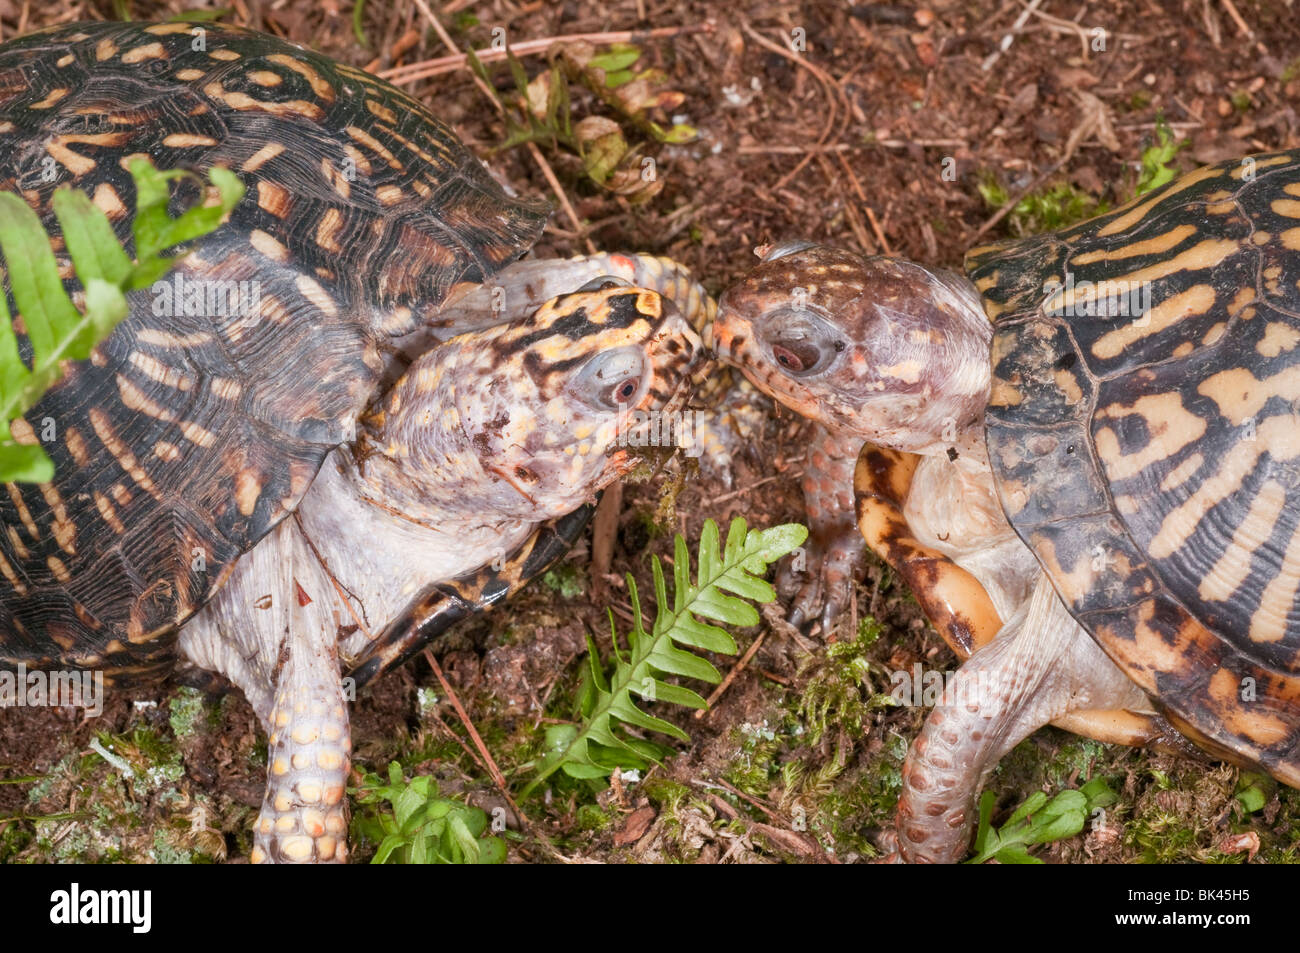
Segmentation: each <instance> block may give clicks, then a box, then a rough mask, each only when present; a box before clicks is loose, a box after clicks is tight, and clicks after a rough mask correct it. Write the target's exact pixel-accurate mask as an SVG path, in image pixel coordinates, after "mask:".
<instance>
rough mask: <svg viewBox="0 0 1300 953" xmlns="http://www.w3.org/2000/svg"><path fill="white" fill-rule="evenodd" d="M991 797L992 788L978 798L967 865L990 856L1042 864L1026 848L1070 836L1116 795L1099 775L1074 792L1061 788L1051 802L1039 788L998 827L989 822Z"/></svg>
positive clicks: (983, 860)
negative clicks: (973, 854)
mask: <svg viewBox="0 0 1300 953" xmlns="http://www.w3.org/2000/svg"><path fill="white" fill-rule="evenodd" d="M994 800H995V797H994V794H993V792H992V791H985V792H984V794H983V796H981V797H980V814H979V827H978V829H977V831H976V834H975V856H974V857H972V858H971V859H970V860H968V861H967V863H968V864H982V863H984V862H985V861H987V860H991V859H993V858H996V859H997V860H998V862H999V863H1003V864H1041V863H1042V861H1041V860H1039V859H1038V858H1036V857H1031V856H1029V852H1028V851H1027V850H1026V849H1025V848H1027V847H1030V846H1032V845H1034V844H1046V843H1048V842H1050V841H1054V840H1062V839H1064V838H1066V837H1073V836H1074V835H1075V834H1078V833H1079V832H1080V831H1082V830H1083V825H1084V822H1085V821H1086V820H1087V819H1088V817H1090V816H1091V815H1092V812H1093V811H1095V810H1097V809H1098V808H1103V807H1109V806H1110V805H1111V804H1114V803H1115V800H1116V797H1115V792H1114V791H1112V790H1111V789H1110V785H1108V784H1107V783H1106V782H1105V780H1104V779H1102V778H1093V779H1092V780H1091V781H1089V782H1088V783H1087V784H1085V785H1084V786H1083V787H1081V788H1079V789H1078V790H1077V791H1075V790H1069V791H1062V792H1060V793H1059V794H1057V795H1056V797H1054V798H1052V799H1051V800H1050V801H1049V800H1048V799H1047V795H1046V794H1044V793H1043V792H1042V791H1035V792H1034V793H1033V794H1031V795H1030V796H1029V797H1028V798H1026V799H1025V802H1024V803H1023V804H1021V805H1020V806H1019V807H1018V808H1016V809H1015V811H1014V812H1013V813H1012V815H1011V817H1009V818H1008V819H1007V822H1006V823H1005V824H1003V825H1002V826H1001V827H999V828H998V829H997V830H994V829H993V826H992V824H991V823H990V822H991V820H992V817H993V802H994Z"/></svg>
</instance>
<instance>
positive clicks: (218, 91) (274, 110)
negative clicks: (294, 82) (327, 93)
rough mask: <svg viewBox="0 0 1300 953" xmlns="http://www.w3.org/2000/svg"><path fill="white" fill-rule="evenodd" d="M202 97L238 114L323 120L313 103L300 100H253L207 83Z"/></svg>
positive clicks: (240, 93) (239, 93)
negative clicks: (215, 101) (266, 114)
mask: <svg viewBox="0 0 1300 953" xmlns="http://www.w3.org/2000/svg"><path fill="white" fill-rule="evenodd" d="M203 95H205V96H207V97H208V98H209V99H214V100H217V101H218V102H223V103H225V104H226V105H227V106H229V107H230V108H231V109H234V110H236V111H238V112H251V111H257V112H264V113H270V114H271V115H273V116H302V117H303V118H305V119H311V120H314V121H317V122H319V121H320V120H321V119H323V118H324V116H325V113H324V111H323V110H322V109H321V108H320V107H319V106H317V105H316V104H315V103H309V102H306V101H305V100H302V99H291V100H287V101H285V102H275V101H271V100H263V99H254V98H253V97H252V96H250V95H248V94H247V93H243V92H239V91H237V90H236V91H228V90H227V89H226V88H225V87H224V86H222V85H221V84H220V83H217V82H213V83H208V84H207V85H206V86H204V87H203Z"/></svg>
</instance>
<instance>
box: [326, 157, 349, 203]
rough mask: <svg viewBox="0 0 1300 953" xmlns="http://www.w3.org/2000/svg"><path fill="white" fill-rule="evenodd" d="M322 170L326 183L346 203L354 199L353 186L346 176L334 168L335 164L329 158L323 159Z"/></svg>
mask: <svg viewBox="0 0 1300 953" xmlns="http://www.w3.org/2000/svg"><path fill="white" fill-rule="evenodd" d="M320 170H321V175H323V176H324V177H325V181H326V182H328V183H329V184H330V186H331V187H332V188H333V189H334V191H335V192H337V193H338V194H339V196H340V197H341V198H342V199H343V200H344V201H347V200H348V199H350V198H351V197H352V184H351V183H350V182H348V180H347V177H346V176H344V175H343V173H342V172H340V171H339V170H338V169H336V168H334V163H333V162H331V161H330V160H329V157H328V156H324V157H322V158H321V160H320Z"/></svg>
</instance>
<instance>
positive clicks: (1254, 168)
mask: <svg viewBox="0 0 1300 953" xmlns="http://www.w3.org/2000/svg"><path fill="white" fill-rule="evenodd" d="M1290 161H1291V157H1290V156H1285V155H1281V156H1273V157H1272V158H1271V159H1252V160H1251V161H1250V163H1249V164H1247V163H1244V162H1242V163H1238V164H1237V165H1236V166H1234V167H1233V169H1232V171H1231V172H1229V173H1228V174H1229V175H1231V176H1232V177H1233V178H1234V179H1236V180H1237V181H1239V182H1240V181H1241V180H1242V179H1243V178H1244V177H1245V175H1246V170H1247V169H1248V168H1249V169H1250V171H1251V174H1252V175H1253V174H1254V173H1255V172H1258V171H1259V170H1260V169H1269V168H1272V167H1273V166H1275V165H1286V164H1287V163H1288V162H1290Z"/></svg>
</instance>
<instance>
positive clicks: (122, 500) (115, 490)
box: [108, 483, 132, 506]
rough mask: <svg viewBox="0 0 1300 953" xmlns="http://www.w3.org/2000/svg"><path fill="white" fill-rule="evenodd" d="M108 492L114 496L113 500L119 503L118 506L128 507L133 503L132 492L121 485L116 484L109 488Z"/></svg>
mask: <svg viewBox="0 0 1300 953" xmlns="http://www.w3.org/2000/svg"><path fill="white" fill-rule="evenodd" d="M108 492H109V493H112V494H113V499H114V500H116V501H117V505H118V506H126V504H128V503H130V502H131V499H132V497H131V491H130V490H128V489H127V488H126V487H125V486H123V485H122V484H121V483H114V484H113V485H112V486H111V487H109V488H108Z"/></svg>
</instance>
